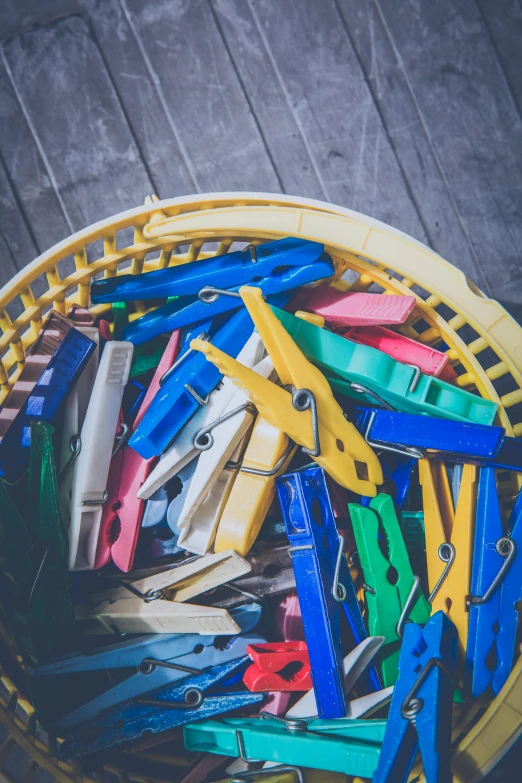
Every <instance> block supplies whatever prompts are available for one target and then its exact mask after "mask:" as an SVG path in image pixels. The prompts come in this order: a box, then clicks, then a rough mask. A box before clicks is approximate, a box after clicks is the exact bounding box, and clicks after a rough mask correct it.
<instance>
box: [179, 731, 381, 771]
mask: <svg viewBox="0 0 522 783" xmlns="http://www.w3.org/2000/svg"><path fill="white" fill-rule="evenodd" d="M290 727H291V728H290ZM385 728H386V721H384V720H359V719H357V720H351V719H349V718H337V719H336V720H321V719H315V720H301V719H295V720H285V719H277V718H223V719H222V720H204V721H199V722H197V723H191V724H188V725H186V726H184V727H183V739H184V743H185V747H186V748H187V750H196V751H202V752H205V753H218V754H220V755H223V756H241V758H243V759H244V760H248V761H278V762H280V763H283V764H292V765H295V766H298V767H309V768H311V769H322V770H326V771H329V772H344V773H345V774H346V775H360V776H362V777H368V778H370V777H371V776H372V774H373V772H374V771H375V769H376V767H377V762H378V760H379V753H380V748H381V744H382V741H383V737H384V730H385ZM289 729H290V730H289Z"/></svg>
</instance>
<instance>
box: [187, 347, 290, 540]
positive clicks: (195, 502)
mask: <svg viewBox="0 0 522 783" xmlns="http://www.w3.org/2000/svg"><path fill="white" fill-rule="evenodd" d="M253 369H254V372H256V373H258V375H261V376H263V377H264V378H268V376H269V375H271V373H272V372H273V369H274V365H273V362H272V359H271V358H270V357H269V356H267V357H265V358H264V359H262V360H261V361H260V362H259V363H258V364H256V365H255V367H254V368H253ZM235 411H237V412H235ZM254 415H255V411H253V410H252V408H251V407H250V405H249V404H248V396H247V395H246V394H245V392H244V391H242V390H241V389H237V390H236V393H235V394H234V396H233V397H232V399H231V400H230V402H229V403H228V405H227V407H226V408H225V410H224V412H223V416H222V417H221V418H222V421H221V422H219V420H217V421H216V423H215V426H214V427H212V430H211V431H210V430H209V435H210V436H211V441H210V442H211V445H210V448H207V449H205V450H204V451H203V452H202V454H201V456H200V458H199V461H198V466H197V468H196V470H195V472H194V475H193V477H192V481H191V483H190V488H189V491H188V493H187V497H186V499H185V504H184V506H183V509H182V511H181V514H180V516H179V519H178V527H179V528H180V529H181V533H180V546H181V545H182V544H183V546H186V545H185V544H184V543H183V528H186V527H188V526H189V525H190V524H191V520H192V518H193V516H194V514H195V513H196V511H197V510H198V508H199V507H200V506H201V504H202V503H203V502H204V500H205V498H206V497H207V496H208V495H209V493H210V492H211V490H212V488H213V486H214V484H215V482H216V481H217V480H218V478H219V477H220V474H221V472H222V470H223V469H224V467H225V465H226V463H227V462H228V460H229V459H230V458H231V457H232V454H233V453H234V451H235V450H236V448H237V446H238V444H239V443H240V441H241V440H242V439H243V438H244V436H245V435H246V433H247V432H248V430H249V429H250V428H251V426H252V424H253V421H254ZM209 427H210V425H209ZM202 435H203V433H202ZM205 437H208V434H207V435H205ZM218 522H219V519H215V518H214V519H212V520H211V521H210V520H209V529H208V531H207V549H208V548H210V547H211V546H212V543H213V541H214V537H215V534H216V527H217V523H218ZM199 527H200V529H201V523H200V525H199Z"/></svg>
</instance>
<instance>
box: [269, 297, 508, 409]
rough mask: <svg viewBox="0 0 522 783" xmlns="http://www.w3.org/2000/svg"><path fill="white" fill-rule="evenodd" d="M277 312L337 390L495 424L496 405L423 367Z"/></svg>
mask: <svg viewBox="0 0 522 783" xmlns="http://www.w3.org/2000/svg"><path fill="white" fill-rule="evenodd" d="M272 310H273V312H274V313H275V315H276V316H277V317H278V318H279V320H280V321H281V323H282V324H283V326H284V327H285V329H286V330H287V332H288V333H289V334H290V335H291V337H292V339H293V340H294V341H295V343H296V344H297V346H298V347H299V348H300V349H301V351H302V352H303V353H304V355H305V356H306V358H307V359H309V360H310V361H312V362H314V363H315V364H317V365H319V367H320V368H321V369H322V371H323V372H324V374H325V376H326V377H327V379H328V382H329V384H330V386H331V387H332V389H334V390H335V391H338V392H340V393H341V394H345V395H347V396H348V397H355V398H356V399H359V400H361V399H364V400H366V401H367V402H370V403H371V404H372V405H375V404H376V403H377V404H380V400H384V402H385V403H388V404H390V405H392V406H393V407H394V408H396V409H397V410H398V411H402V412H405V413H424V414H427V415H429V416H435V417H439V418H443V419H454V420H456V421H467V422H473V423H475V424H492V423H493V419H494V418H495V415H496V413H497V408H498V405H497V403H496V402H491V400H485V399H483V398H482V397H478V396H477V395H475V394H471V393H470V392H467V391H465V390H464V389H460V388H458V387H457V386H452V385H451V384H449V383H445V381H441V380H440V379H439V378H435V377H433V376H431V375H425V374H424V373H422V372H421V371H420V370H419V368H418V367H414V366H412V365H409V364H402V363H401V362H398V361H396V360H395V359H393V358H392V357H391V356H388V354H386V353H383V352H382V351H379V350H377V349H376V348H371V347H370V346H367V345H361V344H358V343H354V342H352V341H351V340H348V339H346V338H345V337H341V336H340V335H338V334H334V333H333V332H329V331H327V330H326V329H322V328H321V327H319V326H316V325H315V324H312V323H309V322H308V321H305V320H303V319H302V318H297V317H296V316H295V315H291V313H287V312H285V311H284V310H280V309H279V308H277V307H272ZM375 395H376V396H375Z"/></svg>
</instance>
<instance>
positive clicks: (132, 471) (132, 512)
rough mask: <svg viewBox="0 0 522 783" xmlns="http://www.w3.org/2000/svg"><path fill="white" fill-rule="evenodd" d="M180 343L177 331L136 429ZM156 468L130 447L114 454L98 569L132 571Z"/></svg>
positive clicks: (144, 400)
mask: <svg viewBox="0 0 522 783" xmlns="http://www.w3.org/2000/svg"><path fill="white" fill-rule="evenodd" d="M179 343H180V333H179V332H173V334H172V335H171V337H170V339H169V342H168V344H167V346H166V348H165V350H164V352H163V355H162V357H161V360H160V363H159V365H158V367H157V369H156V372H155V373H154V376H153V378H152V381H151V383H150V385H149V388H148V389H147V393H146V395H145V398H144V399H143V402H142V404H141V407H140V409H139V411H138V414H137V416H136V419H135V422H134V428H136V427H137V426H139V424H140V422H141V421H142V419H143V417H144V416H145V414H146V412H147V410H148V409H149V407H150V405H151V403H152V400H153V399H154V397H155V395H156V394H157V393H158V391H159V389H160V384H161V379H162V377H163V376H164V375H165V373H166V372H168V370H169V369H170V367H171V366H172V364H173V362H174V359H175V357H176V355H177V353H178V349H179ZM152 466H153V463H152V461H150V460H145V459H143V457H141V455H139V454H138V453H137V452H136V451H134V449H131V448H130V446H128V445H124V446H123V448H121V449H118V451H117V453H116V454H114V455H113V457H112V460H111V465H110V470H109V476H108V479H107V495H108V498H107V502H106V503H105V504H104V506H103V509H102V515H101V523H100V533H99V536H98V545H97V549H96V558H95V562H94V567H95V568H101V567H102V566H103V565H105V564H106V563H108V562H109V560H111V559H112V561H113V562H114V564H115V565H116V566H117V567H118V568H119V569H121V570H122V571H129V570H130V568H131V567H132V564H133V561H134V555H135V551H136V546H137V542H138V534H139V531H140V524H141V522H142V518H143V514H144V509H145V505H144V502H143V501H142V500H141V499H140V498H139V497H138V492H139V490H140V488H141V486H142V485H143V483H144V481H145V480H146V478H147V476H148V475H149V473H150V471H151V470H152Z"/></svg>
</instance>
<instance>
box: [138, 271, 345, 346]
mask: <svg viewBox="0 0 522 783" xmlns="http://www.w3.org/2000/svg"><path fill="white" fill-rule="evenodd" d="M203 263H204V262H203ZM179 268H181V269H183V267H179ZM150 274H155V272H151V273H150ZM333 274H334V265H333V262H332V261H331V260H330V259H329V258H328V257H327V256H324V260H323V259H322V258H321V259H319V260H318V261H315V262H314V263H313V264H308V265H307V266H303V267H284V266H283V267H282V268H281V269H276V270H273V273H272V274H270V275H269V276H268V277H259V276H256V277H255V279H254V280H253V281H252V283H251V285H254V286H255V287H256V288H260V289H261V290H262V292H263V295H264V296H269V295H270V298H269V302H270V304H273V305H276V306H277V307H282V304H284V302H283V303H281V301H280V300H279V299H278V298H273V297H275V295H276V294H280V293H283V292H285V291H290V290H291V289H294V288H299V286H303V285H307V284H308V283H314V282H315V281H317V280H322V279H324V278H327V277H331V276H332V275H333ZM210 279H211V280H212V283H214V282H215V281H214V278H210ZM240 288H241V286H240V285H233V286H232V287H231V288H219V284H218V283H217V282H216V284H215V285H211V286H209V285H207V286H205V287H204V288H202V289H201V291H200V292H199V295H198V297H197V298H196V299H195V300H194V297H188V298H187V297H181V298H180V299H177V300H176V301H174V302H167V304H165V305H163V306H162V307H158V308H157V309H156V310H153V311H152V312H150V313H147V314H146V315H143V316H142V317H141V318H138V319H137V320H136V321H133V322H132V323H130V324H129V325H128V326H127V327H126V328H125V330H124V332H123V339H124V340H128V341H129V342H131V343H133V344H134V345H140V343H144V342H146V341H147V340H152V338H153V337H156V336H157V335H160V334H164V333H165V332H170V331H173V330H174V329H180V328H181V327H183V326H187V324H196V323H199V322H200V321H203V320H205V319H207V318H209V317H212V318H213V317H215V316H216V315H219V314H220V313H227V312H231V311H232V310H238V309H239V308H240V307H242V306H243V302H242V301H241V296H240V295H239V293H238V291H239V289H240ZM287 298H288V297H287Z"/></svg>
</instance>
